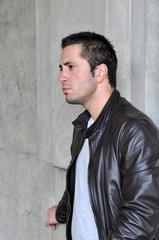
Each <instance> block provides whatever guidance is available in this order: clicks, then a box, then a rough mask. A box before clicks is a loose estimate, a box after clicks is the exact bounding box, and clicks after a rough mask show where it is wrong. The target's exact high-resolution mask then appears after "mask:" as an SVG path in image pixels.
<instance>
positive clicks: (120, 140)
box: [56, 90, 159, 240]
mask: <svg viewBox="0 0 159 240" xmlns="http://www.w3.org/2000/svg"><path fill="white" fill-rule="evenodd" d="M89 118H90V115H89V113H88V112H87V111H85V112H84V113H82V114H81V115H80V116H79V117H78V118H77V119H76V120H75V121H74V122H73V124H74V133H73V141H72V146H71V153H72V161H71V162H70V165H69V167H68V170H67V177H66V191H65V193H64V195H63V198H62V199H61V201H60V203H59V204H58V208H57V211H56V218H57V220H58V221H59V222H60V223H67V227H66V230H67V231H66V235H67V239H68V240H71V239H72V238H71V219H72V206H73V199H74V187H75V164H76V159H77V156H78V154H79V152H80V151H81V148H82V146H83V143H84V140H85V138H88V139H89V147H90V163H89V167H88V186H89V193H90V201H91V206H92V210H93V213H94V216H95V221H96V225H97V229H98V234H99V239H100V240H106V239H107V240H128V239H129V240H130V239H133V240H135V239H136V240H152V239H159V238H157V229H158V226H159V130H158V129H157V127H156V126H155V125H154V123H153V122H152V121H151V120H150V119H149V118H148V117H147V116H146V115H145V114H143V113H142V112H140V111H139V110H137V109H136V108H135V107H134V106H133V105H131V104H130V103H129V102H128V101H127V100H126V99H124V98H122V97H121V96H120V94H119V92H118V91H117V90H114V92H113V94H112V95H111V97H110V99H109V100H108V102H107V103H106V105H105V107H104V108H103V110H102V112H101V114H100V115H99V117H98V118H97V120H96V121H95V122H94V124H93V125H92V126H90V128H88V129H87V122H88V119H89ZM79 211H80V209H79ZM86 217H87V216H86ZM81 240H82V239H81Z"/></svg>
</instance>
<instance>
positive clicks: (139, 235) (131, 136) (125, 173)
mask: <svg viewBox="0 0 159 240" xmlns="http://www.w3.org/2000/svg"><path fill="white" fill-rule="evenodd" d="M121 146H122V147H121V156H122V157H121V163H120V167H121V176H122V182H121V195H122V207H121V210H120V213H119V215H118V217H117V218H116V219H115V221H114V224H113V227H112V229H111V231H110V232H109V237H108V239H109V240H120V239H124V240H127V239H135V240H139V239H144V240H150V239H151V240H152V239H153V237H154V236H155V234H156V231H157V228H158V226H159V133H158V130H157V129H154V128H153V127H152V126H147V125H146V127H145V126H144V125H141V124H140V123H137V124H135V125H131V126H130V128H129V129H127V131H125V133H124V136H123V139H122V141H121Z"/></svg>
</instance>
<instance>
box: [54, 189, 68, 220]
mask: <svg viewBox="0 0 159 240" xmlns="http://www.w3.org/2000/svg"><path fill="white" fill-rule="evenodd" d="M69 199H70V197H69V194H68V192H67V191H65V192H64V194H63V197H62V199H61V201H60V202H59V204H58V206H57V210H56V219H57V221H58V222H59V223H66V222H67V219H68V217H69V213H70V200H69Z"/></svg>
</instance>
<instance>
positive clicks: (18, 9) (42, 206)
mask: <svg viewBox="0 0 159 240" xmlns="http://www.w3.org/2000/svg"><path fill="white" fill-rule="evenodd" d="M158 16H159V1H158V0H132V1H131V0H130V1H127V0H98V1H97V0H87V1H85V0H81V1H74V0H32V1H25V0H0V239H1V240H11V239H12V240H20V239H24V240H44V239H45V240H51V239H53V240H56V239H57V240H64V239H65V226H59V227H58V228H57V230H56V231H55V232H53V233H52V232H51V231H50V230H49V229H46V228H45V227H44V222H45V217H46V211H47V208H48V207H49V206H51V205H52V204H54V203H56V202H58V201H59V199H60V197H61V195H62V193H63V190H64V187H65V169H66V168H67V165H68V163H69V161H70V152H69V148H70V143H71V136H72V125H71V121H72V120H73V119H74V118H75V117H76V116H77V115H78V114H79V113H80V112H81V111H82V110H83V109H82V107H79V106H78V107H77V106H71V105H68V104H67V103H65V99H64V96H63V94H62V92H61V89H60V86H59V83H58V81H57V78H58V64H59V56H60V52H61V49H60V41H61V38H63V37H64V36H66V35H68V34H70V33H72V32H77V31H81V30H91V31H96V32H99V33H102V34H105V35H107V37H108V38H110V39H111V40H112V42H113V44H114V45H115V48H116V50H117V54H118V58H119V69H118V89H119V90H120V91H121V93H122V95H123V96H125V97H126V98H128V99H129V100H130V101H131V102H132V103H133V104H135V105H136V106H137V107H138V108H140V109H141V110H143V111H144V112H146V113H147V114H148V115H149V116H150V117H151V118H152V119H153V120H154V121H155V122H156V124H157V125H158V126H159V117H158V116H159V108H158V104H159V72H158V64H159V41H158V39H159V18H158Z"/></svg>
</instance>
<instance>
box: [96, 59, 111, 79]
mask: <svg viewBox="0 0 159 240" xmlns="http://www.w3.org/2000/svg"><path fill="white" fill-rule="evenodd" d="M107 77H108V68H107V65H106V64H104V63H101V64H100V65H99V66H98V67H97V68H96V79H97V83H101V82H102V81H103V80H104V79H106V78H107Z"/></svg>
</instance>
